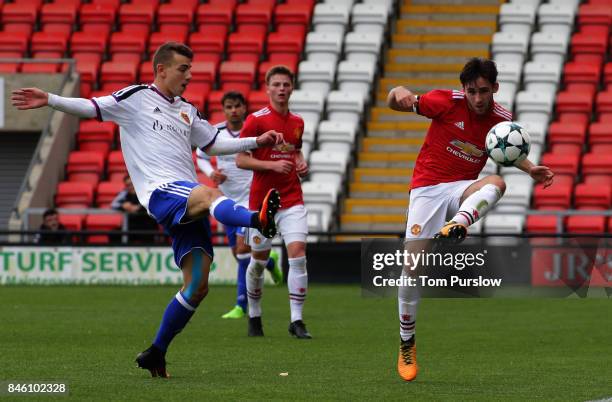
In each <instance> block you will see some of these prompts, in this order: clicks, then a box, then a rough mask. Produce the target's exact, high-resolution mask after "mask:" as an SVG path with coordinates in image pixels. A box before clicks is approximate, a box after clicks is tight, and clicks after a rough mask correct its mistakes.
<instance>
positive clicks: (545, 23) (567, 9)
mask: <svg viewBox="0 0 612 402" xmlns="http://www.w3.org/2000/svg"><path fill="white" fill-rule="evenodd" d="M575 16H576V6H575V5H574V4H571V3H568V4H561V3H558V4H554V3H552V4H551V3H545V4H542V5H540V7H539V8H538V26H539V28H540V31H541V32H554V33H556V34H558V35H559V36H562V37H568V36H569V35H570V33H571V32H572V27H573V26H574V17H575Z"/></svg>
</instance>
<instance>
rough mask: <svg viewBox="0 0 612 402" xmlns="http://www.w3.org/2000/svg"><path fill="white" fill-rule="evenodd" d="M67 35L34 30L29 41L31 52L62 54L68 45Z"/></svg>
mask: <svg viewBox="0 0 612 402" xmlns="http://www.w3.org/2000/svg"><path fill="white" fill-rule="evenodd" d="M68 36H69V35H65V34H62V33H59V32H34V35H32V40H31V42H30V50H31V51H32V52H59V53H61V54H64V53H65V52H66V48H67V47H68Z"/></svg>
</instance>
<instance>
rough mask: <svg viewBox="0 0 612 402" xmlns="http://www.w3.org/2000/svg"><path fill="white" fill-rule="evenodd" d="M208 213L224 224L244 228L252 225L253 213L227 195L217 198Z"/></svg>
mask: <svg viewBox="0 0 612 402" xmlns="http://www.w3.org/2000/svg"><path fill="white" fill-rule="evenodd" d="M210 214H211V215H212V216H214V217H215V219H216V220H218V221H219V222H221V223H222V224H224V225H230V226H241V227H245V228H248V227H253V215H255V213H253V212H251V211H249V210H248V209H246V208H245V207H243V206H241V205H238V204H236V203H235V202H234V200H230V199H229V198H227V197H219V198H217V199H216V200H215V201H214V202H213V203H212V205H211V206H210Z"/></svg>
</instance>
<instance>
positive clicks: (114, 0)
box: [91, 0, 121, 10]
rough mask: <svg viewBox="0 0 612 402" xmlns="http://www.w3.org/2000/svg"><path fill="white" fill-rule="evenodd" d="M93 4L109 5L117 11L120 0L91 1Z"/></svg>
mask: <svg viewBox="0 0 612 402" xmlns="http://www.w3.org/2000/svg"><path fill="white" fill-rule="evenodd" d="M91 2H92V3H93V4H103V5H110V6H113V7H115V9H117V10H118V9H119V5H120V4H121V0H91Z"/></svg>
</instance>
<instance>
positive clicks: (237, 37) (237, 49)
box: [227, 32, 266, 57]
mask: <svg viewBox="0 0 612 402" xmlns="http://www.w3.org/2000/svg"><path fill="white" fill-rule="evenodd" d="M265 38H266V35H265V33H260V34H255V33H242V32H234V33H231V34H230V35H229V37H228V44H227V52H228V53H230V54H232V53H253V54H256V55H257V56H258V57H259V56H260V55H261V53H262V52H263V46H264V43H265Z"/></svg>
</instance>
